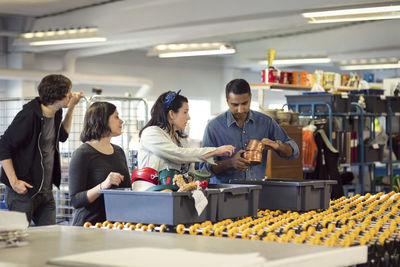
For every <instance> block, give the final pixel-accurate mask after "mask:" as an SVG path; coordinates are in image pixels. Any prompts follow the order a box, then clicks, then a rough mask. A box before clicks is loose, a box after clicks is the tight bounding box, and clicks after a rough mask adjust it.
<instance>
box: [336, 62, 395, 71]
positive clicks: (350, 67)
mask: <svg viewBox="0 0 400 267" xmlns="http://www.w3.org/2000/svg"><path fill="white" fill-rule="evenodd" d="M340 69H342V70H374V69H400V62H399V63H394V64H364V65H347V66H340Z"/></svg>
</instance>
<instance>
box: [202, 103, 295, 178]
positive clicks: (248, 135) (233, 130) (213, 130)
mask: <svg viewBox="0 0 400 267" xmlns="http://www.w3.org/2000/svg"><path fill="white" fill-rule="evenodd" d="M263 138H268V139H271V140H274V141H275V140H280V141H282V143H285V144H288V145H290V146H291V147H292V148H293V155H292V156H291V157H289V158H287V157H284V156H283V155H279V156H281V157H283V158H286V159H295V158H297V157H298V155H299V147H298V146H297V144H296V142H295V141H293V139H291V138H290V137H288V136H287V134H286V132H285V130H283V129H282V128H281V127H280V126H279V125H278V123H277V122H276V121H274V120H273V119H271V118H270V117H269V116H267V115H265V114H263V113H260V112H257V111H253V110H250V111H249V114H248V116H247V119H246V121H245V123H244V126H243V128H242V127H240V126H239V125H238V124H237V122H236V120H235V118H234V117H233V115H232V112H231V111H230V110H228V111H226V112H224V113H223V114H220V115H219V116H218V117H216V118H214V119H213V120H211V121H210V122H209V123H208V124H207V127H206V129H205V132H204V137H203V143H202V146H203V147H219V146H223V145H233V146H234V147H235V153H236V152H238V151H239V150H240V149H244V150H245V149H246V147H247V144H248V142H249V140H251V139H257V140H262V139H263ZM267 152H268V150H267V149H265V150H264V151H263V161H262V163H261V164H258V165H255V166H249V168H248V169H247V171H239V170H236V169H234V168H231V169H228V170H226V171H224V172H222V173H220V174H217V175H215V176H214V177H212V178H211V183H228V182H229V180H231V179H244V180H245V179H263V178H264V177H265V168H266V165H267ZM227 158H228V157H215V160H216V161H220V160H224V159H227ZM201 167H202V168H205V169H207V170H209V171H211V169H210V167H211V165H210V164H209V163H201Z"/></svg>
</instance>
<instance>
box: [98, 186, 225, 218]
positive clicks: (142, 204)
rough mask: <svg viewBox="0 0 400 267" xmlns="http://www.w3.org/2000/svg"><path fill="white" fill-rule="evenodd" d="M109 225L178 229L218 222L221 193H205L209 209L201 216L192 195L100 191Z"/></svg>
mask: <svg viewBox="0 0 400 267" xmlns="http://www.w3.org/2000/svg"><path fill="white" fill-rule="evenodd" d="M100 193H102V194H104V203H105V207H106V217H107V220H109V221H119V222H133V223H154V224H167V225H177V224H186V223H194V222H204V221H207V220H210V221H213V222H215V221H216V215H217V201H218V192H215V191H210V192H207V191H205V196H206V197H207V200H208V205H207V207H206V208H205V209H204V211H203V212H202V213H201V214H200V216H198V214H197V211H196V208H195V207H194V200H193V198H192V193H191V192H136V191H132V190H130V189H109V190H100Z"/></svg>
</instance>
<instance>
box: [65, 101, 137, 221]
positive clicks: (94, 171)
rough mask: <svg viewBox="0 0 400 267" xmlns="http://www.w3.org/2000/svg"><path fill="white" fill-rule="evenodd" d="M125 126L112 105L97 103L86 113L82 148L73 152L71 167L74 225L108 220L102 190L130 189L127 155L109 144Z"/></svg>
mask: <svg viewBox="0 0 400 267" xmlns="http://www.w3.org/2000/svg"><path fill="white" fill-rule="evenodd" d="M122 124H123V121H122V120H121V119H120V118H119V117H118V111H117V109H116V107H115V106H114V105H113V104H111V103H108V102H96V103H93V104H92V105H91V106H90V107H89V108H88V109H87V111H86V114H85V119H84V122H83V130H82V133H81V141H82V142H83V144H82V145H81V146H80V147H79V148H78V149H77V150H75V151H74V153H73V155H72V158H71V162H70V166H69V193H70V196H71V204H72V206H73V207H74V208H75V209H77V210H76V211H75V213H74V218H73V221H72V224H73V225H83V224H84V223H85V222H91V223H92V224H95V223H96V222H103V221H105V220H106V215H105V207H104V199H103V196H102V194H100V193H99V189H108V188H115V187H130V180H129V170H128V165H127V163H126V158H125V153H124V151H123V150H122V148H120V147H119V146H117V145H114V144H111V142H110V140H111V138H112V137H115V136H119V135H121V131H122Z"/></svg>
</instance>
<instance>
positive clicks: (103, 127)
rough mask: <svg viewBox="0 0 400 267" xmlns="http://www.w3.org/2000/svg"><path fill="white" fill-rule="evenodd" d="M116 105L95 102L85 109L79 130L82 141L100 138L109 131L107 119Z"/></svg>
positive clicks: (105, 135)
mask: <svg viewBox="0 0 400 267" xmlns="http://www.w3.org/2000/svg"><path fill="white" fill-rule="evenodd" d="M116 109H117V107H116V106H115V105H113V104H111V103H108V102H95V103H93V104H91V105H90V107H89V108H88V109H87V110H86V113H85V118H84V120H83V129H82V132H81V141H82V142H83V143H85V142H87V141H90V140H100V139H101V138H103V137H107V136H108V135H109V134H110V133H111V129H110V126H109V125H108V119H109V118H110V116H111V115H112V114H113V113H114V112H115V110H116Z"/></svg>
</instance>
